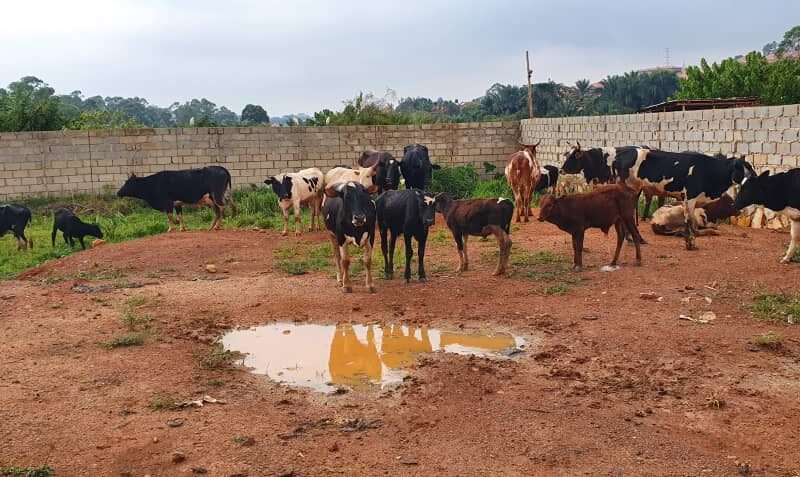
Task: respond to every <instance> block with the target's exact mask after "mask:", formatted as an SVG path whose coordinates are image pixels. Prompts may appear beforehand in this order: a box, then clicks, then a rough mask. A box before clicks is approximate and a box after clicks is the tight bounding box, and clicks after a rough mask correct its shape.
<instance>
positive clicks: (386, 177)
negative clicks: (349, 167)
mask: <svg viewBox="0 0 800 477" xmlns="http://www.w3.org/2000/svg"><path fill="white" fill-rule="evenodd" d="M356 164H357V165H358V166H360V167H372V166H374V165H377V168H376V169H375V179H374V181H375V185H377V186H378V193H379V194H380V193H383V192H385V191H387V190H397V188H398V187H400V161H397V160H395V158H394V156H392V155H391V154H389V153H388V152H386V151H364V152H363V153H362V154H361V157H360V158H359V159H358V161H356Z"/></svg>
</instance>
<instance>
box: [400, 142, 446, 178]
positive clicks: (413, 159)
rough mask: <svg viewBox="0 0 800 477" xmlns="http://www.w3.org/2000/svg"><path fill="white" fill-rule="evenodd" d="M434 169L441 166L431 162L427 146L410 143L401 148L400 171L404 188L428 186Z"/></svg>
mask: <svg viewBox="0 0 800 477" xmlns="http://www.w3.org/2000/svg"><path fill="white" fill-rule="evenodd" d="M434 169H441V166H439V165H438V164H431V159H430V157H428V148H427V147H425V146H423V145H422V144H411V145H409V146H406V147H404V148H403V160H402V161H400V172H402V173H403V178H405V180H406V189H425V188H426V187H428V186H430V185H431V179H432V177H433V170H434Z"/></svg>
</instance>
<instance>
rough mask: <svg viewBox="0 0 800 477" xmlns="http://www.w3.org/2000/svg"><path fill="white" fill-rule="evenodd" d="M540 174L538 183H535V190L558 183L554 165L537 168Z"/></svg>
mask: <svg viewBox="0 0 800 477" xmlns="http://www.w3.org/2000/svg"><path fill="white" fill-rule="evenodd" d="M539 172H540V174H541V175H540V176H539V183H538V184H536V188H535V189H534V190H536V191H537V192H542V191H544V190H546V189H548V188H551V187H552V188H555V187H556V184H558V167H556V166H549V165H548V166H542V167H541V168H539Z"/></svg>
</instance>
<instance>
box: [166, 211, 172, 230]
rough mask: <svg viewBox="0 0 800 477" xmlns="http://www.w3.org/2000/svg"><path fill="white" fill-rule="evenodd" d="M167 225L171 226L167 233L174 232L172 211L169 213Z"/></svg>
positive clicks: (168, 227)
mask: <svg viewBox="0 0 800 477" xmlns="http://www.w3.org/2000/svg"><path fill="white" fill-rule="evenodd" d="M167 223H168V224H169V225H168V226H167V233H169V232H172V230H173V226H172V211H171V210H170V211H169V212H167Z"/></svg>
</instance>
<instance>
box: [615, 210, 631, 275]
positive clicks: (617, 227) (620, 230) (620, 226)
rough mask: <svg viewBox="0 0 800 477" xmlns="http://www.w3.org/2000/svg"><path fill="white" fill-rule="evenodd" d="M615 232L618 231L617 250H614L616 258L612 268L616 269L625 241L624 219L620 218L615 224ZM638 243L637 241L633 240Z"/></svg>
mask: <svg viewBox="0 0 800 477" xmlns="http://www.w3.org/2000/svg"><path fill="white" fill-rule="evenodd" d="M614 230H616V231H617V248H616V249H615V250H614V258H613V259H612V260H611V264H610V265H611V266H612V267H614V266H616V265H617V262H618V261H619V251H620V250H622V242H624V241H625V225H624V224H623V222H622V219H621V218H619V219H617V221H616V222H615V223H614ZM633 240H634V241H636V239H635V238H634V239H633Z"/></svg>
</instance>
